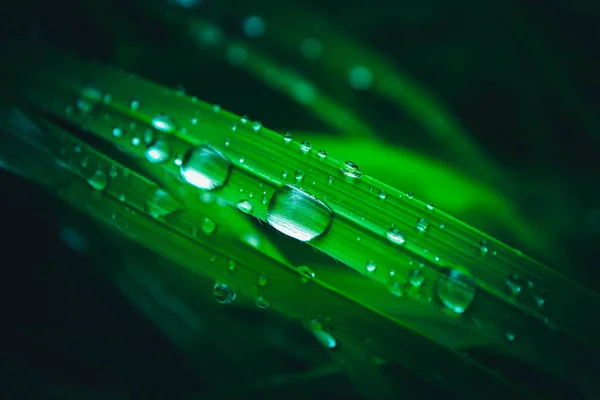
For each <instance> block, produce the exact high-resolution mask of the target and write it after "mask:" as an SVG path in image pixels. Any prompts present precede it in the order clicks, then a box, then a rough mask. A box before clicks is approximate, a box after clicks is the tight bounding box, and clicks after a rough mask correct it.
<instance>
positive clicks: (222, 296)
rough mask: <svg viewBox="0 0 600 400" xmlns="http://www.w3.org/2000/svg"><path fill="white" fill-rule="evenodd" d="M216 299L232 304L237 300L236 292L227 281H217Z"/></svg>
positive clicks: (219, 301) (214, 290) (214, 291)
mask: <svg viewBox="0 0 600 400" xmlns="http://www.w3.org/2000/svg"><path fill="white" fill-rule="evenodd" d="M213 295H214V296H215V300H217V302H218V303H220V304H231V303H233V301H234V300H235V297H236V296H235V292H234V291H233V289H232V288H230V287H229V286H228V285H227V284H225V283H220V282H217V283H216V284H215V286H214V287H213Z"/></svg>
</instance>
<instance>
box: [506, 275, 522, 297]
mask: <svg viewBox="0 0 600 400" xmlns="http://www.w3.org/2000/svg"><path fill="white" fill-rule="evenodd" d="M524 286H525V280H524V279H523V278H522V277H520V276H519V275H517V274H512V275H510V276H508V277H507V278H506V287H507V288H508V291H509V292H510V294H512V295H513V296H516V295H518V294H519V293H521V292H522V291H523V289H524Z"/></svg>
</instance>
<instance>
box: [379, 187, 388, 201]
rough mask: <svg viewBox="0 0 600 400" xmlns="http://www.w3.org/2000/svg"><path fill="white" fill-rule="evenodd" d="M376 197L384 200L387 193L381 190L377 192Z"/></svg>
mask: <svg viewBox="0 0 600 400" xmlns="http://www.w3.org/2000/svg"><path fill="white" fill-rule="evenodd" d="M377 196H379V198H380V199H381V200H385V198H386V197H387V193H386V192H385V190H383V189H382V190H380V191H379V194H378V195H377Z"/></svg>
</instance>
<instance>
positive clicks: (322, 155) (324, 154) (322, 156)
mask: <svg viewBox="0 0 600 400" xmlns="http://www.w3.org/2000/svg"><path fill="white" fill-rule="evenodd" d="M317 155H318V156H319V158H320V159H322V160H324V159H326V158H327V151H326V150H323V149H321V150H319V151H318V152H317Z"/></svg>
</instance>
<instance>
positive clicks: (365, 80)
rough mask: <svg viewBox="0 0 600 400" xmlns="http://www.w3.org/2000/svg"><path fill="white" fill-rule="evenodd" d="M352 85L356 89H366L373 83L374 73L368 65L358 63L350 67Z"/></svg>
mask: <svg viewBox="0 0 600 400" xmlns="http://www.w3.org/2000/svg"><path fill="white" fill-rule="evenodd" d="M348 81H349V83H350V86H351V87H352V88H354V89H356V90H366V89H368V88H369V87H371V83H373V73H372V72H371V71H370V70H369V69H368V68H366V67H363V66H360V65H357V66H354V67H352V69H350V74H349V76H348Z"/></svg>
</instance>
